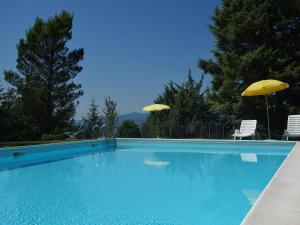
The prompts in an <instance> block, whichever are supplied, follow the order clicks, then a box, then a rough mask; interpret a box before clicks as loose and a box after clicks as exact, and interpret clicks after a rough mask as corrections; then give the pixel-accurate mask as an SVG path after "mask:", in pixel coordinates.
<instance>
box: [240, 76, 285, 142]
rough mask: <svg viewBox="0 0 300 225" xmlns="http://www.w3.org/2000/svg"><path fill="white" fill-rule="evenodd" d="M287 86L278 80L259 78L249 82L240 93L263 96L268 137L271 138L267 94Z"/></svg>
mask: <svg viewBox="0 0 300 225" xmlns="http://www.w3.org/2000/svg"><path fill="white" fill-rule="evenodd" d="M288 87H289V85H288V84H286V83H283V82H281V81H279V80H261V81H258V82H255V83H253V84H251V85H250V86H249V87H248V88H247V89H246V90H245V91H244V92H243V93H242V96H257V95H264V96H265V100H266V105H267V117H268V133H269V139H270V138H271V135H270V119H269V106H268V99H267V94H272V93H275V92H277V91H282V90H284V89H286V88H288Z"/></svg>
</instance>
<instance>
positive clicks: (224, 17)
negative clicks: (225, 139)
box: [199, 0, 300, 137]
mask: <svg viewBox="0 0 300 225" xmlns="http://www.w3.org/2000/svg"><path fill="white" fill-rule="evenodd" d="M212 19H213V24H212V25H210V30H211V31H212V33H213V34H214V36H215V39H216V47H215V49H213V51H212V52H213V55H214V59H211V60H205V59H201V60H200V62H199V66H200V68H201V69H202V70H203V71H204V72H205V73H208V74H210V75H211V76H212V87H211V91H210V92H209V94H208V96H209V97H208V99H209V103H210V104H211V110H212V111H214V112H218V114H219V117H220V118H221V119H222V120H223V121H224V122H227V124H228V125H230V126H232V121H233V120H232V118H231V116H234V117H235V118H239V119H257V120H258V123H259V124H260V125H261V126H263V127H264V128H266V127H267V126H266V121H267V118H266V113H265V103H264V97H263V96H261V97H259V96H257V97H241V96H240V95H241V93H242V92H243V91H244V89H246V88H247V87H248V86H249V85H250V84H251V83H253V82H256V81H259V80H263V79H278V80H281V81H284V82H287V83H288V84H289V85H290V88H289V89H288V90H286V91H282V92H278V93H276V94H275V95H272V96H270V98H269V102H270V118H271V121H275V120H276V123H272V124H271V125H272V127H271V131H273V134H274V135H275V137H279V136H280V135H281V134H282V131H283V129H284V128H285V126H286V120H287V115H288V114H289V113H299V112H300V111H299V110H300V101H298V99H299V98H300V85H299V82H300V38H299V36H300V4H299V1H297V0H290V1H286V0H263V1H262V0H223V1H222V6H221V7H220V8H216V10H215V14H214V16H213V17H212ZM264 131H266V129H264Z"/></svg>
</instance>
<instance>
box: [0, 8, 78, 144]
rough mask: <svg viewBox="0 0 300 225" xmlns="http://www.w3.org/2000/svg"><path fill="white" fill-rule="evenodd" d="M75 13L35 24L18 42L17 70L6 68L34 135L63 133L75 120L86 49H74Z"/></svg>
mask: <svg viewBox="0 0 300 225" xmlns="http://www.w3.org/2000/svg"><path fill="white" fill-rule="evenodd" d="M72 26H73V15H71V14H70V13H68V12H66V11H62V12H61V13H60V14H58V15H55V16H54V17H52V18H49V19H48V20H47V21H44V20H43V19H41V18H39V17H38V18H36V20H35V23H34V25H33V27H31V28H29V29H28V30H27V32H26V36H25V38H22V39H20V41H19V44H18V45H17V50H18V58H17V65H16V67H17V72H14V71H5V72H4V75H5V80H6V81H7V82H8V83H9V84H10V85H11V86H12V89H11V90H14V91H15V93H16V95H17V97H18V98H19V99H20V102H21V108H22V112H23V114H24V115H22V116H23V117H24V120H26V121H29V124H30V126H32V127H35V129H34V131H32V132H33V134H32V138H39V137H40V136H41V135H42V134H45V133H59V132H62V131H63V130H64V129H65V128H66V127H67V126H69V125H70V124H71V122H72V119H73V116H74V114H75V109H76V105H77V104H78V102H77V99H78V98H79V97H80V96H81V95H83V91H82V90H81V85H80V84H76V83H74V82H73V79H74V78H75V77H76V76H77V75H78V73H80V72H81V70H82V67H81V66H80V65H79V62H80V61H81V60H82V59H83V54H84V51H83V49H82V48H80V49H74V50H70V49H69V48H68V47H67V43H68V41H69V40H71V39H72Z"/></svg>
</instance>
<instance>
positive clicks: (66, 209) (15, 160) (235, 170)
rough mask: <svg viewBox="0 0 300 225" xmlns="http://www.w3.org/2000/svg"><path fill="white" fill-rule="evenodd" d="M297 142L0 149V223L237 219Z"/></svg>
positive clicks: (187, 224)
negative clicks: (13, 154)
mask: <svg viewBox="0 0 300 225" xmlns="http://www.w3.org/2000/svg"><path fill="white" fill-rule="evenodd" d="M53 146H54V147H53ZM292 146H293V144H291V143H289V144H276V143H275V144H272V143H254V142H234V143H233V142H210V143H207V142H174V141H173V142H164V141H128V140H119V141H117V148H116V149H115V150H114V149H111V148H106V145H105V144H103V143H100V144H91V143H90V142H88V143H83V144H70V145H63V144H62V145H49V146H44V147H29V148H28V147H26V148H21V149H18V148H17V149H8V150H6V151H5V150H0V152H1V151H2V153H1V154H2V156H1V155H0V170H1V169H2V171H1V172H0V215H1V219H0V224H3V225H10V224H16V225H35V224H37V225H56V224H62V225H64V224H68V225H71V224H76V225H77V224H78V225H83V224H89V225H92V224H95V225H96V224H97V225H101V224H103V225H122V224H128V225H146V224H147V225H154V224H155V225H158V224H160V225H171V224H172V225H179V224H180V225H200V224H208V225H223V224H224V225H235V224H240V223H241V221H242V219H243V218H244V217H245V215H246V214H247V212H248V211H249V209H250V207H251V205H252V204H253V203H254V202H255V199H256V198H257V197H258V196H259V194H260V193H261V192H262V190H263V189H264V188H265V186H266V185H267V183H268V182H269V180H270V179H271V178H272V176H273V175H274V173H275V172H276V170H277V169H278V167H279V166H280V164H281V163H282V162H283V160H284V159H285V157H286V156H287V154H288V152H289V151H290V150H291V148H292ZM15 150H16V151H23V152H25V154H24V155H23V154H21V155H18V156H16V155H15V157H13V156H12V152H14V151H15ZM58 159H60V160H58ZM62 159H63V160H62Z"/></svg>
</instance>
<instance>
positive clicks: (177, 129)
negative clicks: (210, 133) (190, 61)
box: [145, 70, 210, 138]
mask: <svg viewBox="0 0 300 225" xmlns="http://www.w3.org/2000/svg"><path fill="white" fill-rule="evenodd" d="M202 85H203V76H202V77H201V78H200V80H199V81H195V80H194V79H193V78H192V74H191V71H190V70H189V71H188V74H187V81H186V82H184V83H182V84H177V83H175V82H169V83H168V84H167V85H165V90H164V92H163V93H162V94H161V95H159V96H158V98H157V99H156V100H155V101H154V102H155V103H161V104H166V105H169V106H170V108H171V109H170V111H161V112H158V113H151V114H150V116H149V117H148V119H147V122H146V125H145V127H146V130H147V133H148V136H151V137H154V136H155V133H156V121H157V120H158V125H159V132H160V136H162V137H173V138H179V137H181V138H184V137H199V133H198V131H200V126H201V122H202V121H208V120H210V115H209V113H207V111H208V106H207V104H206V101H205V91H203V90H202Z"/></svg>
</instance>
